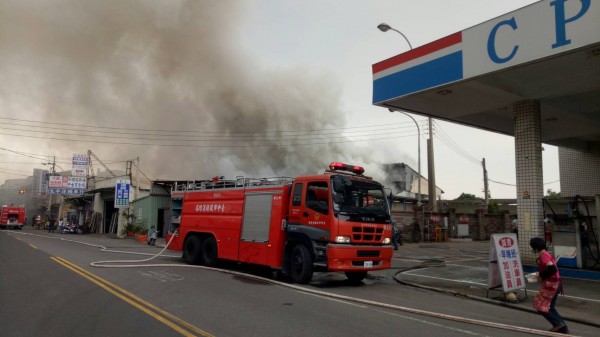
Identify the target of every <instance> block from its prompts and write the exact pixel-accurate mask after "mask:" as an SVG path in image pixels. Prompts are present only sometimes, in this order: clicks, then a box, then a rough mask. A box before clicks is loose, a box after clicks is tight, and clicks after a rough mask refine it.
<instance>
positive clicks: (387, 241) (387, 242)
mask: <svg viewBox="0 0 600 337" xmlns="http://www.w3.org/2000/svg"><path fill="white" fill-rule="evenodd" d="M390 243H392V240H390V238H385V239H383V244H384V245H389V244H390Z"/></svg>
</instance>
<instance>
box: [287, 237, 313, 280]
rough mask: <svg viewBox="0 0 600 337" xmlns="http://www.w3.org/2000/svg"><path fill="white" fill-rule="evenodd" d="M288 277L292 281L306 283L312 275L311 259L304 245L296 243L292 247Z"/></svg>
mask: <svg viewBox="0 0 600 337" xmlns="http://www.w3.org/2000/svg"><path fill="white" fill-rule="evenodd" d="M290 262H291V263H290V277H291V279H292V281H293V282H294V283H299V284H307V283H309V282H310V280H311V279H312V275H313V259H312V256H311V255H310V251H308V248H307V247H306V245H303V244H298V245H296V246H294V248H293V249H292V255H291V260H290Z"/></svg>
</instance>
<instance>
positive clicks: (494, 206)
mask: <svg viewBox="0 0 600 337" xmlns="http://www.w3.org/2000/svg"><path fill="white" fill-rule="evenodd" d="M499 212H500V205H498V202H497V201H496V200H490V202H489V204H488V213H499Z"/></svg>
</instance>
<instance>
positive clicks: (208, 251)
mask: <svg viewBox="0 0 600 337" xmlns="http://www.w3.org/2000/svg"><path fill="white" fill-rule="evenodd" d="M218 257H219V252H218V250H217V241H216V240H215V238H214V237H212V236H211V237H209V238H206V240H204V243H203V244H202V258H203V260H204V264H205V265H206V266H208V267H214V266H216V265H217V261H218Z"/></svg>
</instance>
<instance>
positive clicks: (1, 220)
mask: <svg viewBox="0 0 600 337" xmlns="http://www.w3.org/2000/svg"><path fill="white" fill-rule="evenodd" d="M0 212H1V213H0V227H2V228H17V229H22V228H23V226H25V207H16V206H12V205H10V206H7V205H3V206H2V210H1V211H0Z"/></svg>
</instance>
